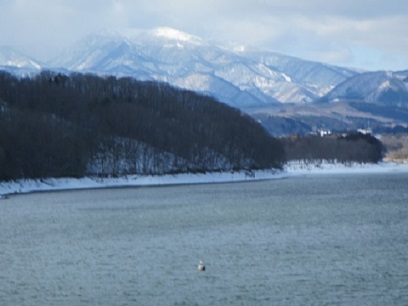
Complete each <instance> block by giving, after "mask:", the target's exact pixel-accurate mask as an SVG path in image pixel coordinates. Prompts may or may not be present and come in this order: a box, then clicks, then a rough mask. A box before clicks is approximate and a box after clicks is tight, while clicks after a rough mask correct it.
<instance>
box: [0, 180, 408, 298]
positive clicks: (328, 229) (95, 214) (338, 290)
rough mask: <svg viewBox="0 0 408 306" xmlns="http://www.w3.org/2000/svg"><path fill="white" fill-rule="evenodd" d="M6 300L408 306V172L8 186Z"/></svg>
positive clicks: (2, 283) (0, 241) (0, 212)
mask: <svg viewBox="0 0 408 306" xmlns="http://www.w3.org/2000/svg"><path fill="white" fill-rule="evenodd" d="M199 260H203V261H204V263H205V265H206V271H205V272H199V271H198V270H197V265H198V263H199ZM0 305H408V173H387V174H385V173H382V174H336V175H329V174H327V175H311V176H297V177H290V178H286V179H277V180H267V181H257V182H246V183H230V184H202V185H182V186H167V187H138V188H120V189H103V190H82V191H64V192H49V193H33V194H26V195H16V196H11V197H10V198H9V199H7V200H1V201H0Z"/></svg>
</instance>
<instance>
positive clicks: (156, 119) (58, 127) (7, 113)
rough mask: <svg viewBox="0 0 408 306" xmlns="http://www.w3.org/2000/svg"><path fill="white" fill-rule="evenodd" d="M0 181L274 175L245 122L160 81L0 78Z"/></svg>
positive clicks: (262, 145) (275, 151) (266, 143)
mask: <svg viewBox="0 0 408 306" xmlns="http://www.w3.org/2000/svg"><path fill="white" fill-rule="evenodd" d="M0 129H1V131H2V133H1V134H0V179H1V180H11V179H18V178H39V177H40V178H41V177H50V176H51V177H62V176H73V177H81V176H84V175H102V176H107V175H109V176H117V175H126V174H130V173H132V174H164V173H176V172H177V173H178V172H205V171H231V170H234V169H263V168H280V167H281V166H282V164H283V162H284V152H283V148H282V146H281V144H280V142H279V141H277V140H276V139H274V138H272V137H271V136H270V135H269V134H268V133H267V132H266V131H265V130H264V128H263V127H262V126H261V125H259V124H258V123H257V122H255V121H254V120H253V119H252V118H250V117H249V116H248V115H245V114H243V113H242V112H241V111H239V110H237V109H233V108H231V107H228V106H226V105H224V104H221V103H218V102H216V101H215V100H214V99H212V98H210V97H207V96H202V95H199V94H196V93H193V92H191V91H185V90H179V89H176V88H173V87H171V86H169V85H166V84H163V83H157V82H141V81H136V80H134V79H131V78H119V79H118V78H115V77H106V78H101V77H97V76H94V75H83V74H72V75H63V74H56V73H52V72H43V73H41V74H39V75H38V76H36V77H34V78H17V77H14V76H12V75H10V74H8V73H5V72H2V73H0Z"/></svg>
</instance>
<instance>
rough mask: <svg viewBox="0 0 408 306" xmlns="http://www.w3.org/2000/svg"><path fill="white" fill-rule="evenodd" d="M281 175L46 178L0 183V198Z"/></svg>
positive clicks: (210, 174) (265, 171)
mask: <svg viewBox="0 0 408 306" xmlns="http://www.w3.org/2000/svg"><path fill="white" fill-rule="evenodd" d="M284 175H285V174H284V172H277V171H276V170H264V171H255V172H245V171H242V172H214V173H206V174H188V173H187V174H177V175H157V176H154V175H152V176H151V175H146V176H140V175H128V176H126V177H120V178H100V177H85V178H79V179H76V178H47V179H39V180H17V181H12V182H0V195H6V194H15V193H29V192H36V191H53V190H73V189H90V188H109V187H133V186H134V187H137V186H163V185H181V184H204V183H222V182H239V181H250V180H252V181H253V180H266V179H273V178H280V177H283V176H284Z"/></svg>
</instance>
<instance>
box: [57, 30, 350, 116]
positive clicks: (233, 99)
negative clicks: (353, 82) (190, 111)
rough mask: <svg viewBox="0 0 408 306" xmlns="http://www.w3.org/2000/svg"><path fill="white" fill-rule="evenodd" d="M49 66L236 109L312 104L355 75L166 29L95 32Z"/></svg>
mask: <svg viewBox="0 0 408 306" xmlns="http://www.w3.org/2000/svg"><path fill="white" fill-rule="evenodd" d="M273 59H275V61H273ZM280 61H284V63H283V62H282V63H279V62H280ZM49 66H52V67H63V68H66V69H69V70H72V71H80V72H94V73H98V74H113V75H117V76H132V77H136V78H139V79H145V80H158V81H164V82H168V83H170V84H172V85H175V86H178V87H181V88H185V89H190V90H194V91H198V92H203V93H206V94H209V95H212V96H215V97H216V98H217V99H219V100H220V101H223V102H225V103H227V104H230V105H233V106H236V107H239V108H245V107H251V106H260V105H271V104H277V103H278V102H282V103H286V102H312V101H314V100H315V99H316V98H318V97H321V96H323V95H324V94H326V93H327V92H328V91H329V90H330V89H332V88H333V87H334V86H335V85H337V84H338V83H340V82H342V81H344V80H345V79H346V78H347V77H349V76H350V75H353V73H354V72H352V71H351V70H347V69H344V70H342V69H340V68H336V67H331V66H328V65H323V64H319V63H312V62H308V61H303V60H300V59H296V58H291V57H284V56H281V57H279V56H278V55H276V54H274V53H265V52H264V53H262V55H260V54H254V53H251V54H249V53H248V54H247V53H243V52H234V51H232V50H230V49H228V48H225V47H222V46H219V45H217V44H214V43H210V42H209V41H205V40H203V39H201V38H199V37H196V36H193V35H190V34H187V33H184V32H180V31H177V30H174V29H170V28H157V29H154V30H149V31H139V32H132V33H123V32H122V33H119V32H102V33H99V34H93V35H90V36H88V37H85V38H84V39H83V40H82V41H80V42H79V43H77V44H75V45H74V46H72V47H71V48H69V49H68V50H66V51H65V52H64V54H62V55H61V56H60V57H59V58H57V59H56V60H55V61H53V62H51V63H50V64H49ZM317 75H319V76H320V79H319V78H318V77H317ZM322 80H323V82H319V81H322Z"/></svg>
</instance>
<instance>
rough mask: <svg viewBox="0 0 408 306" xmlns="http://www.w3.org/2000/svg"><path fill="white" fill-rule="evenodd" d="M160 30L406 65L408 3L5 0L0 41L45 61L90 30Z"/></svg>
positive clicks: (375, 66) (304, 54) (347, 62)
mask: <svg viewBox="0 0 408 306" xmlns="http://www.w3.org/2000/svg"><path fill="white" fill-rule="evenodd" d="M156 27H172V28H175V29H178V30H181V31H184V32H187V33H190V34H193V35H196V36H199V37H202V38H203V39H208V40H212V41H217V42H219V43H225V44H228V45H232V44H235V45H237V46H238V45H242V46H246V47H247V48H257V49H262V50H269V51H274V52H279V53H282V54H287V55H292V56H296V57H300V58H303V59H308V60H314V61H320V62H325V63H329V64H334V65H339V66H346V67H353V68H360V69H364V70H406V69H408V35H407V34H406V31H407V29H408V2H407V1H406V0H386V1H385V0H341V1H339V0H307V1H301V0H171V1H169V0H35V1H34V0H0V46H10V47H12V48H13V49H16V50H17V51H20V52H23V53H25V54H27V55H30V56H33V57H34V58H36V59H39V60H42V61H46V60H49V59H52V58H53V57H55V56H57V55H58V54H59V53H60V52H61V51H62V50H64V49H65V48H67V47H68V46H70V45H72V44H73V43H74V42H75V41H78V40H80V39H81V38H83V37H84V36H86V35H87V34H90V33H94V32H99V31H101V30H106V29H112V30H116V29H152V28H156Z"/></svg>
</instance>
